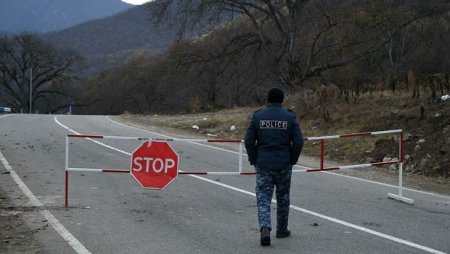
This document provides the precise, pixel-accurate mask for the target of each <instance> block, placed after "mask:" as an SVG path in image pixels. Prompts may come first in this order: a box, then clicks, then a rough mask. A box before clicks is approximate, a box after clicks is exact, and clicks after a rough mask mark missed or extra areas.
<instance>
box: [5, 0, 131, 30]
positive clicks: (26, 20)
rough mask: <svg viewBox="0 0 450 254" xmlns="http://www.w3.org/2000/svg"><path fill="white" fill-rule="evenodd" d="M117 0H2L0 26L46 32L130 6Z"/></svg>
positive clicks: (104, 15)
mask: <svg viewBox="0 0 450 254" xmlns="http://www.w3.org/2000/svg"><path fill="white" fill-rule="evenodd" d="M130 7H131V5H129V4H126V3H124V2H122V1H120V0H95V1H93V0H77V1H70V0H20V1H17V0H2V1H0V30H5V31H7V32H9V33H21V32H50V31H56V30H61V29H64V28H67V27H70V26H73V25H76V24H79V23H82V22H85V21H88V20H92V19H98V18H103V17H106V16H110V15H113V14H116V13H118V12H120V11H123V10H125V9H128V8H130Z"/></svg>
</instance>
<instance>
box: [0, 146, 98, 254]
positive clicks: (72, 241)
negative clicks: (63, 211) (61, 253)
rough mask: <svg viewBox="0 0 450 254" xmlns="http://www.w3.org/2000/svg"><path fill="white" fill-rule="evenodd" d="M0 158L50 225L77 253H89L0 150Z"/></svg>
mask: <svg viewBox="0 0 450 254" xmlns="http://www.w3.org/2000/svg"><path fill="white" fill-rule="evenodd" d="M0 160H1V162H2V164H3V166H4V167H5V169H6V170H8V171H9V174H10V176H11V177H12V179H13V180H14V182H15V183H16V184H17V185H18V186H19V188H20V189H21V190H22V192H23V193H24V194H25V196H27V198H28V199H29V200H30V203H31V204H32V205H33V206H35V207H39V208H40V210H39V212H40V213H41V214H42V216H44V218H45V219H46V220H47V221H48V223H50V225H52V227H53V228H54V229H55V230H56V232H58V234H59V235H60V236H61V237H62V238H63V239H64V240H65V241H66V242H67V243H68V244H69V245H70V246H71V247H72V248H73V249H74V250H75V252H76V253H78V254H90V253H91V252H90V251H89V250H88V249H86V247H84V246H83V244H81V242H80V241H78V239H76V238H75V237H74V236H73V235H72V234H71V233H70V232H69V230H67V229H66V228H65V227H64V226H63V225H62V224H61V222H59V221H58V219H56V217H55V216H54V215H53V214H52V213H51V212H50V211H48V210H47V209H45V208H44V206H43V205H42V202H41V201H39V199H38V198H36V196H35V195H34V194H33V192H31V190H30V189H29V188H28V186H27V185H26V184H25V183H24V182H23V181H22V179H21V178H20V177H19V175H17V173H16V172H15V171H14V169H13V168H12V167H11V165H10V164H9V162H8V161H7V160H6V158H5V157H4V156H3V154H2V153H1V152H0Z"/></svg>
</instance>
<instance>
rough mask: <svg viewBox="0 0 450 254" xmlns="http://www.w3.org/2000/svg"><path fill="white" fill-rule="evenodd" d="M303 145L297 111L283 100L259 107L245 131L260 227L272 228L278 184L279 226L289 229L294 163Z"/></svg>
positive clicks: (279, 228)
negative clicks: (284, 104)
mask: <svg viewBox="0 0 450 254" xmlns="http://www.w3.org/2000/svg"><path fill="white" fill-rule="evenodd" d="M302 147H303V135H302V132H301V130H300V124H299V122H298V120H297V118H296V115H295V112H293V111H292V110H288V109H284V108H283V107H282V106H281V103H269V104H268V106H267V108H265V109H262V110H258V111H256V112H255V113H254V114H253V116H252V119H251V121H250V124H249V126H248V129H247V132H246V134H245V148H246V149H247V154H248V159H249V161H250V164H251V165H255V168H256V199H257V205H258V218H259V225H260V228H261V229H263V228H267V229H269V231H270V230H271V229H272V226H271V220H270V205H271V200H272V195H273V191H274V187H275V188H276V199H277V230H281V231H283V230H287V226H288V216H289V205H290V200H289V191H290V184H291V174H292V165H294V164H296V163H297V161H298V158H299V156H300V153H301V151H302Z"/></svg>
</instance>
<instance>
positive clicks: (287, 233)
mask: <svg viewBox="0 0 450 254" xmlns="http://www.w3.org/2000/svg"><path fill="white" fill-rule="evenodd" d="M290 235H291V231H290V230H289V229H287V228H286V229H284V230H277V236H276V237H277V238H285V237H288V236H290Z"/></svg>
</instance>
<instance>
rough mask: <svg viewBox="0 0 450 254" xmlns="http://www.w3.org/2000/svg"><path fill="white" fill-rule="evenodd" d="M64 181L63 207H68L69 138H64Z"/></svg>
mask: <svg viewBox="0 0 450 254" xmlns="http://www.w3.org/2000/svg"><path fill="white" fill-rule="evenodd" d="M65 167H66V168H65V169H64V171H65V177H64V178H65V180H64V183H65V185H64V207H65V208H67V207H68V206H69V171H68V170H69V137H68V136H66V161H65Z"/></svg>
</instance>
